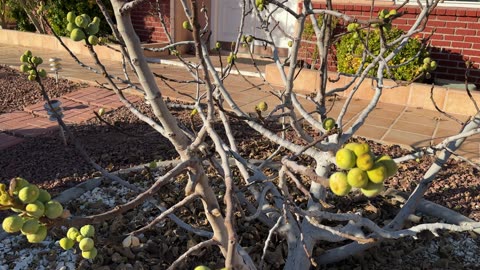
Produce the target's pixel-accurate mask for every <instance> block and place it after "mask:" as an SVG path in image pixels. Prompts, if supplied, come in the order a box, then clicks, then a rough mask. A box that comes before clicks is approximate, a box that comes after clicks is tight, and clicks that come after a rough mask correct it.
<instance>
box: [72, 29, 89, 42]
mask: <svg viewBox="0 0 480 270" xmlns="http://www.w3.org/2000/svg"><path fill="white" fill-rule="evenodd" d="M70 38H71V39H72V40H73V41H81V40H84V39H85V38H86V36H85V33H84V32H83V30H82V29H80V28H75V29H73V30H72V32H71V33H70Z"/></svg>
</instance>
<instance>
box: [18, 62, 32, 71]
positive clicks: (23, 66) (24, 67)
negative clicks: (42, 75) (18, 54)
mask: <svg viewBox="0 0 480 270" xmlns="http://www.w3.org/2000/svg"><path fill="white" fill-rule="evenodd" d="M20 71H21V72H28V71H30V67H29V66H28V65H26V64H23V65H20Z"/></svg>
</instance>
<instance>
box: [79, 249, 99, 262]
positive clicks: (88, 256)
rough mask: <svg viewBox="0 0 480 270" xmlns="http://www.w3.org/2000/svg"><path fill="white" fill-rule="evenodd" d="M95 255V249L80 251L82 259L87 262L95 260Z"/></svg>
mask: <svg viewBox="0 0 480 270" xmlns="http://www.w3.org/2000/svg"><path fill="white" fill-rule="evenodd" d="M97 253H98V251H97V249H96V248H92V249H91V250H87V251H82V257H83V258H85V259H87V260H93V259H95V257H97Z"/></svg>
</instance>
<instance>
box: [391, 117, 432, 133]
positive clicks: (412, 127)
mask: <svg viewBox="0 0 480 270" xmlns="http://www.w3.org/2000/svg"><path fill="white" fill-rule="evenodd" d="M392 129H394V130H401V131H406V132H411V133H415V134H420V135H425V136H430V137H432V136H433V134H434V132H435V125H419V124H416V123H411V122H406V121H397V122H396V123H395V124H393V125H392Z"/></svg>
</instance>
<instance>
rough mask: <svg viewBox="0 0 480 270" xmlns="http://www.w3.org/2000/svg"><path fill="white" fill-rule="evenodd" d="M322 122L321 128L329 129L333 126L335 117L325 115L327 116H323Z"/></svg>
mask: <svg viewBox="0 0 480 270" xmlns="http://www.w3.org/2000/svg"><path fill="white" fill-rule="evenodd" d="M322 124H323V128H324V129H325V130H326V131H329V130H331V129H333V128H334V127H335V119H333V118H331V117H327V118H325V120H323V123H322Z"/></svg>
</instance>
